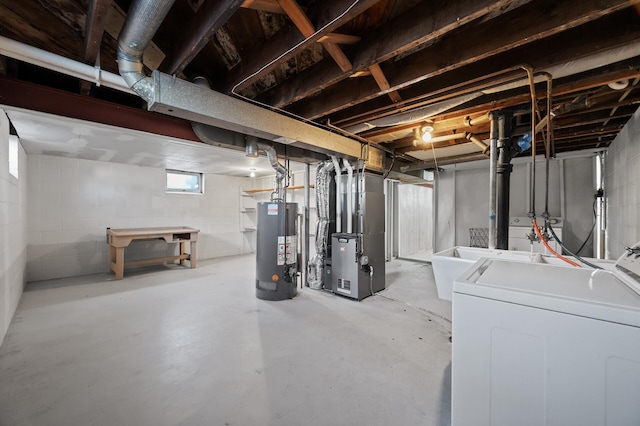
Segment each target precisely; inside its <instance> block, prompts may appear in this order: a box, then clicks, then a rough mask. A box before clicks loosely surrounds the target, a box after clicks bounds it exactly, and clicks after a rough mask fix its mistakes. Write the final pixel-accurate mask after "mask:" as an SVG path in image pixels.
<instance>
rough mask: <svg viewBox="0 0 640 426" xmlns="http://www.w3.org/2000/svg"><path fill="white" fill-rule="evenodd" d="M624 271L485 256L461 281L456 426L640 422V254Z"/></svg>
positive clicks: (622, 264)
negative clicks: (522, 261)
mask: <svg viewBox="0 0 640 426" xmlns="http://www.w3.org/2000/svg"><path fill="white" fill-rule="evenodd" d="M638 247H639V245H636V248H635V249H634V250H635V253H631V254H625V255H623V256H622V257H621V258H620V259H619V260H618V262H617V264H616V267H617V268H618V270H617V271H616V272H610V271H603V270H593V269H586V268H573V267H564V266H552V265H545V264H536V263H521V262H514V261H504V260H496V259H483V260H481V261H479V262H478V263H477V264H476V265H474V267H472V268H471V269H469V270H468V271H466V272H465V273H464V274H462V275H461V276H460V277H459V278H458V279H457V280H456V281H455V283H454V289H453V291H454V293H453V331H452V336H453V351H452V413H451V419H452V422H451V424H452V425H454V426H462V425H472V426H484V425H500V426H502V425H518V426H522V425H536V426H539V425H558V426H565V425H580V426H587V425H616V426H620V425H634V426H637V425H640V282H639V280H640V248H638Z"/></svg>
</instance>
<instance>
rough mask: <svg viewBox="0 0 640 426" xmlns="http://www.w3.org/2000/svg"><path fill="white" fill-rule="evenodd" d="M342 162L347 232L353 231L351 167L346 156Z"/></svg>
mask: <svg viewBox="0 0 640 426" xmlns="http://www.w3.org/2000/svg"><path fill="white" fill-rule="evenodd" d="M342 164H344V167H346V169H347V176H348V177H347V233H349V234H351V233H352V232H353V190H352V187H353V168H351V164H349V162H348V161H347V159H346V158H343V159H342Z"/></svg>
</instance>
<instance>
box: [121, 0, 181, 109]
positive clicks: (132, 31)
mask: <svg viewBox="0 0 640 426" xmlns="http://www.w3.org/2000/svg"><path fill="white" fill-rule="evenodd" d="M174 1H175V0H137V1H134V2H133V3H132V4H131V6H130V7H129V11H128V13H127V19H126V21H125V23H124V26H123V27H122V31H120V37H119V38H118V71H120V75H121V76H122V78H124V81H126V82H127V84H128V85H129V87H131V88H132V89H133V91H134V92H136V93H137V94H138V96H140V97H141V98H142V99H144V100H145V101H147V102H151V101H152V100H153V95H154V93H153V92H154V82H153V79H152V78H151V77H147V75H146V74H145V73H144V70H143V66H142V54H143V52H144V50H145V49H146V48H147V46H148V45H149V43H151V39H152V38H153V36H154V34H155V33H156V31H158V28H160V25H161V24H162V21H164V18H165V17H166V16H167V13H169V10H170V9H171V6H173V3H174Z"/></svg>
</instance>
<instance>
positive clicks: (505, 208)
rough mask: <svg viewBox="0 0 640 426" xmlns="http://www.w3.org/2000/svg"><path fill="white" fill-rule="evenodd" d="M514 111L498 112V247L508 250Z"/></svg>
mask: <svg viewBox="0 0 640 426" xmlns="http://www.w3.org/2000/svg"><path fill="white" fill-rule="evenodd" d="M512 119H513V113H512V112H510V111H500V112H499V113H498V141H497V145H496V146H497V148H498V164H497V166H496V175H497V178H496V192H497V198H498V203H497V231H498V232H497V237H496V248H497V249H500V250H507V249H508V248H509V187H510V180H511V171H512V170H513V164H511V159H512V158H513V156H514V150H513V148H512V146H511V143H510V142H511V121H512Z"/></svg>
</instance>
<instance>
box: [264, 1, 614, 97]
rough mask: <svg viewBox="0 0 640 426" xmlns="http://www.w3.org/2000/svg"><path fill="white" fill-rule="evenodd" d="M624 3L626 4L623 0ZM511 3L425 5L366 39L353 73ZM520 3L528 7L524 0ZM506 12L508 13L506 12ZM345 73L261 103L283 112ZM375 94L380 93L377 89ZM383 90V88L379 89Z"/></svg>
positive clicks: (315, 72) (313, 75) (280, 91)
mask: <svg viewBox="0 0 640 426" xmlns="http://www.w3.org/2000/svg"><path fill="white" fill-rule="evenodd" d="M619 1H622V0H619ZM513 3H514V2H513V1H509V0H501V1H495V0H493V1H492V0H461V1H457V2H443V3H441V4H442V5H443V6H442V7H440V8H436V7H435V6H434V4H433V3H431V2H423V3H420V4H419V5H417V6H415V7H414V8H412V9H411V10H409V11H407V12H405V13H404V14H402V15H400V16H398V17H397V18H395V19H393V20H392V21H391V22H389V23H388V24H387V25H385V27H384V28H383V29H382V30H381V31H377V32H375V33H373V34H372V35H371V36H369V37H368V38H365V39H363V40H362V41H361V42H360V44H359V46H360V48H359V49H358V50H357V51H356V52H355V53H354V54H353V56H352V57H353V60H352V63H353V70H352V71H351V73H353V72H357V71H362V70H366V69H369V68H370V67H371V66H372V65H375V64H379V63H380V62H384V61H386V60H388V59H391V58H393V57H395V56H397V55H399V54H402V53H404V52H407V51H409V50H411V49H415V48H416V47H417V46H421V45H424V44H426V43H429V42H433V41H434V40H436V39H437V38H438V37H441V36H443V35H444V34H446V33H448V32H450V31H453V30H455V29H457V28H460V27H461V26H463V25H465V24H468V23H470V22H472V21H473V20H476V19H478V18H481V17H482V16H484V15H486V14H488V13H490V12H495V11H499V10H509V8H507V7H506V6H507V5H510V6H512V5H513ZM517 3H518V4H520V3H527V1H525V0H521V1H520V2H517ZM502 8H504V9H502ZM350 75H351V74H350V73H345V72H343V71H341V70H339V69H336V68H335V67H331V66H318V65H316V66H314V67H310V68H308V69H307V70H305V71H303V72H302V73H300V74H299V75H298V77H296V78H295V79H290V80H288V81H286V82H284V83H282V84H280V85H278V86H276V87H275V88H273V89H271V90H269V91H267V92H265V93H264V94H263V95H262V96H260V98H259V99H260V101H261V102H264V103H267V104H269V105H272V106H275V107H278V108H281V107H284V106H286V105H289V104H291V103H293V102H296V101H298V100H301V99H303V98H305V97H307V96H309V95H310V94H312V93H315V92H317V91H319V90H322V89H325V88H327V87H329V86H332V85H334V84H336V83H338V82H340V81H342V80H344V79H346V78H347V77H349V76H350ZM371 87H372V89H370V90H372V91H374V92H375V93H379V92H380V90H376V88H378V86H377V85H372V86H371ZM378 89H379V88H378Z"/></svg>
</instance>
